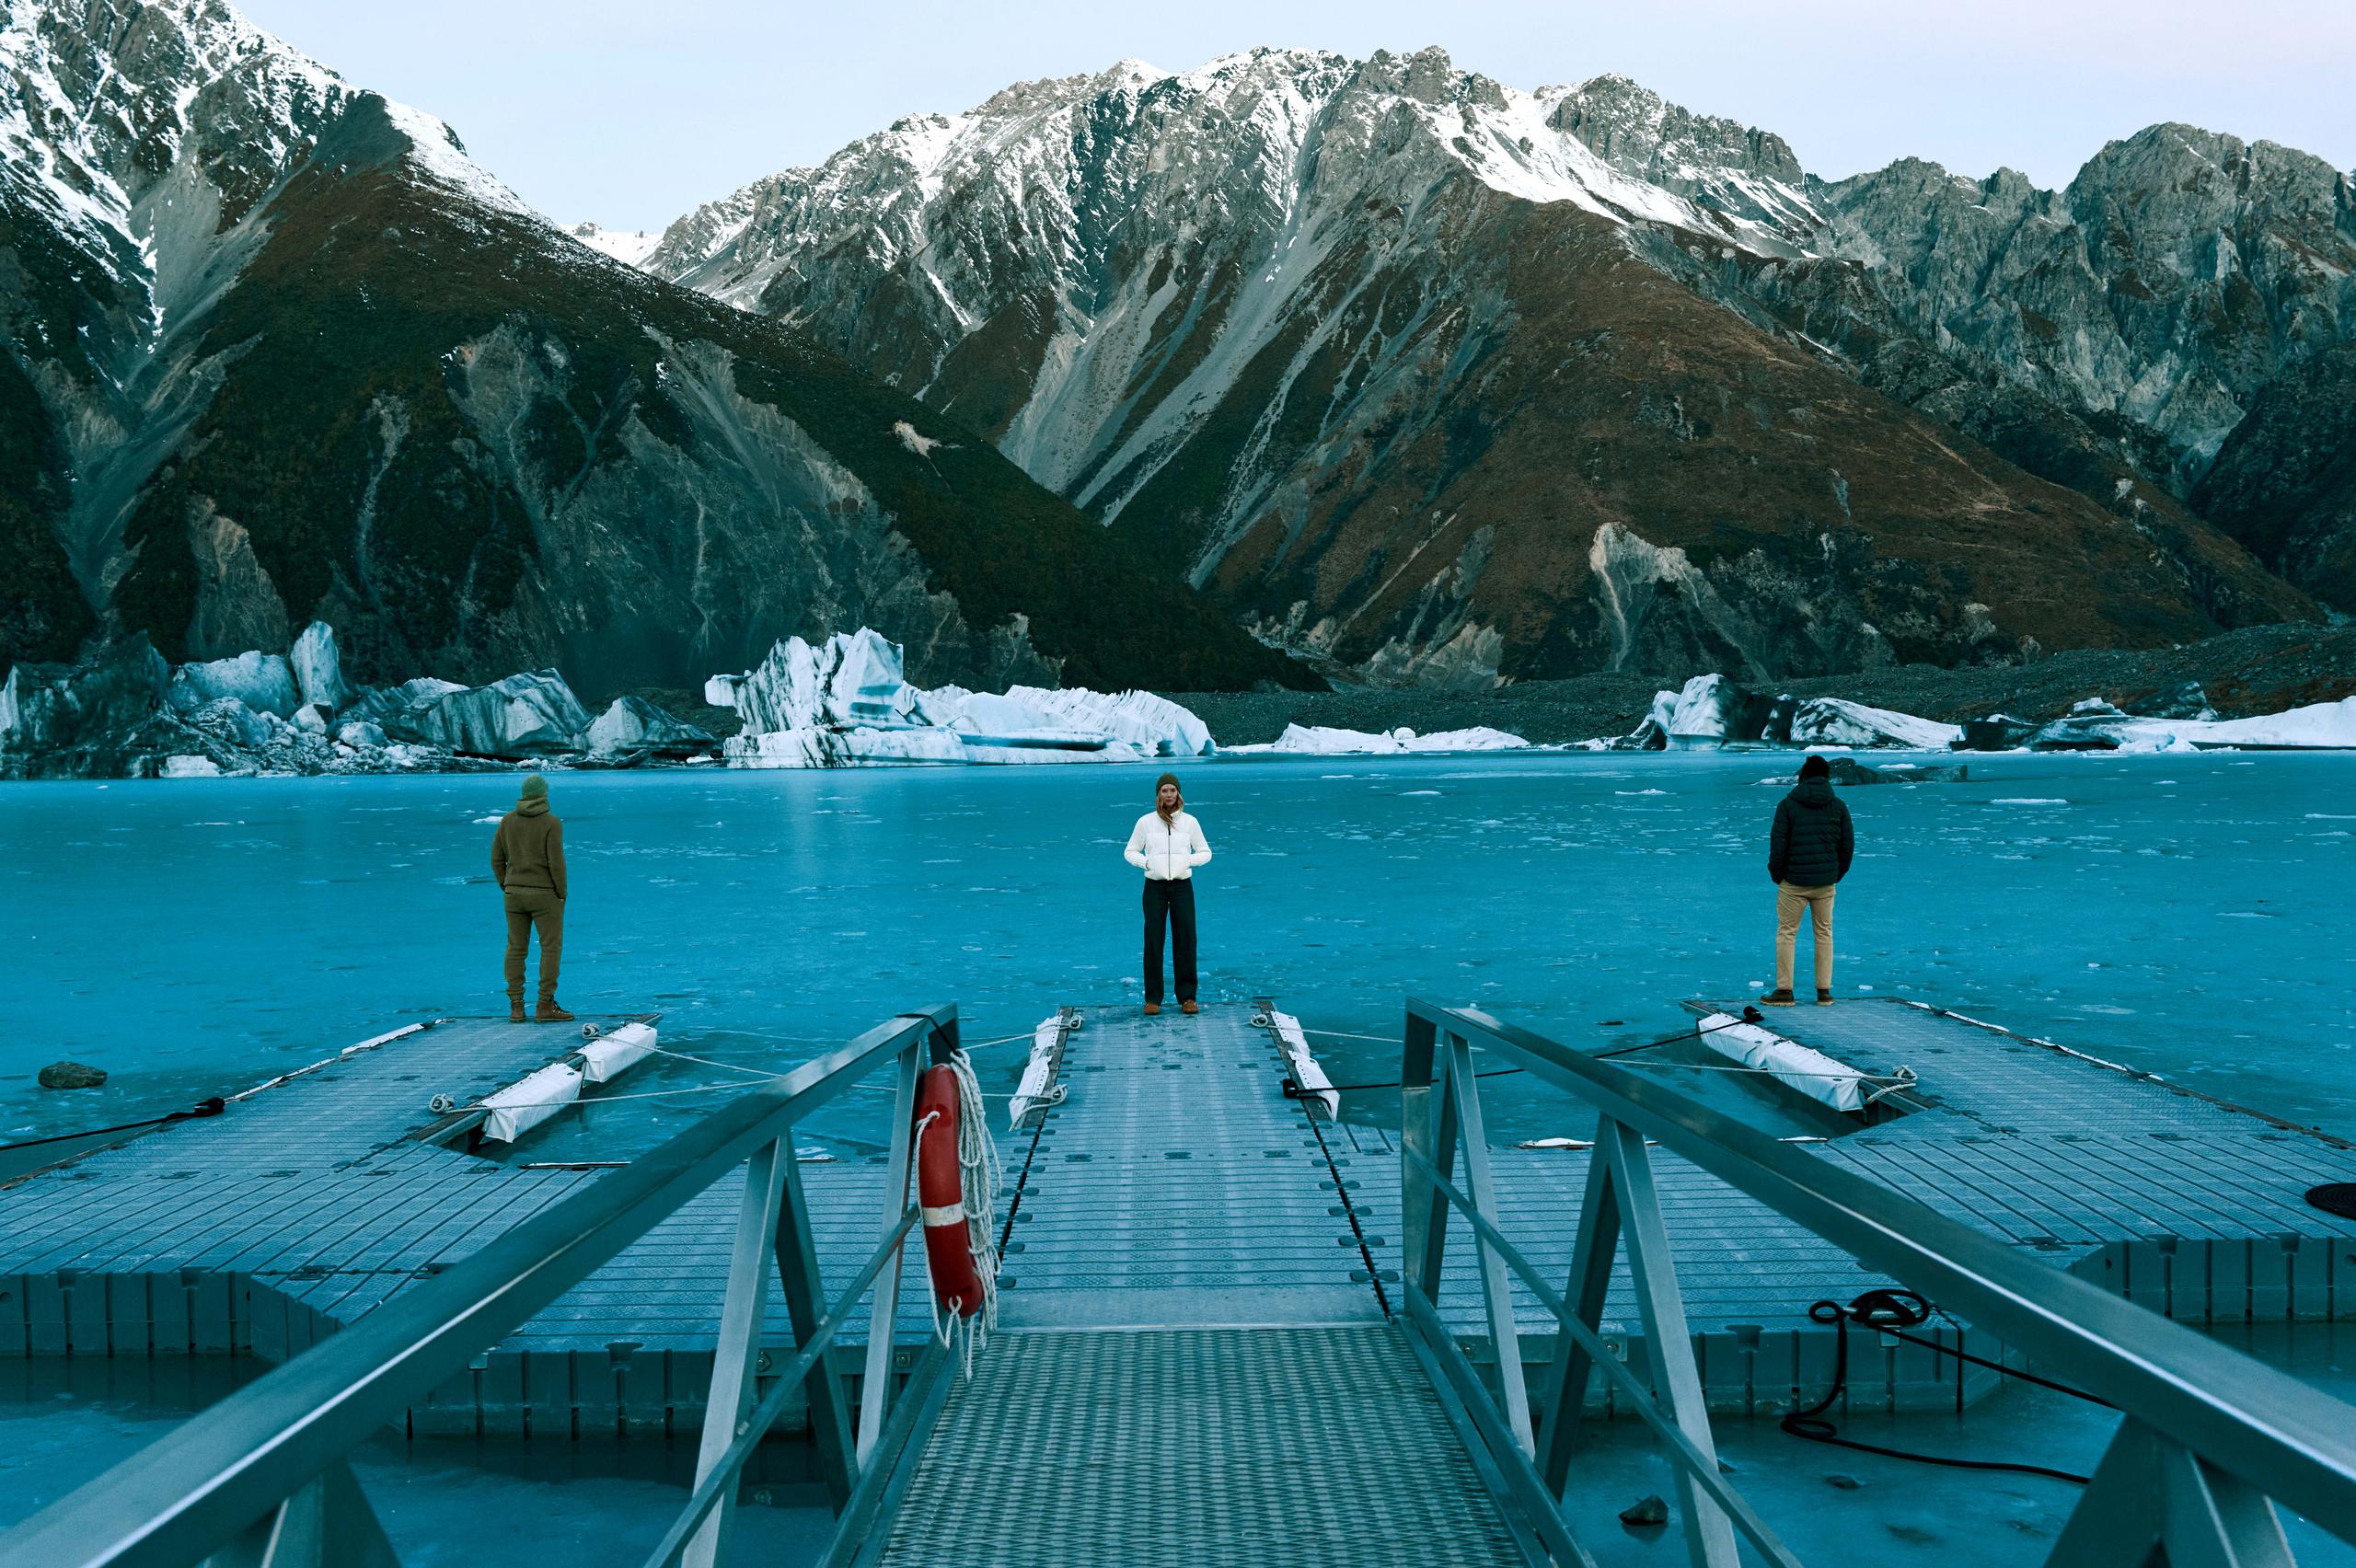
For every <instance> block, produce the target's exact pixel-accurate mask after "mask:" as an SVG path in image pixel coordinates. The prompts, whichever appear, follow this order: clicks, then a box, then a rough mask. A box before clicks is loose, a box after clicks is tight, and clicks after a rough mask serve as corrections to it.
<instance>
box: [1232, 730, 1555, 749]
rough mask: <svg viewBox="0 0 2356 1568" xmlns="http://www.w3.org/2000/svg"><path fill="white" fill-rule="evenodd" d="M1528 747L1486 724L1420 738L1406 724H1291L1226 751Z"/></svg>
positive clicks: (1526, 743) (1436, 732)
mask: <svg viewBox="0 0 2356 1568" xmlns="http://www.w3.org/2000/svg"><path fill="white" fill-rule="evenodd" d="M1529 744H1530V743H1529V742H1528V741H1526V740H1524V739H1522V738H1521V737H1520V736H1519V735H1515V734H1508V733H1507V732H1505V731H1503V730H1495V729H1491V728H1489V727H1488V726H1487V725H1485V724H1484V725H1475V726H1473V727H1472V728H1471V729H1466V730H1439V731H1435V732H1433V733H1431V734H1428V735H1418V734H1417V733H1415V731H1413V730H1410V729H1407V728H1406V727H1404V726H1401V727H1400V728H1398V729H1396V730H1389V731H1383V732H1373V731H1368V730H1340V729H1334V728H1331V727H1329V726H1326V725H1322V724H1288V725H1286V726H1285V732H1284V733H1283V734H1281V735H1279V736H1277V737H1276V740H1275V742H1273V743H1272V744H1267V745H1259V746H1229V747H1227V748H1226V749H1227V750H1228V751H1230V752H1233V753H1237V754H1239V755H1242V754H1251V753H1267V752H1274V753H1276V754H1278V755H1294V756H1353V755H1378V756H1386V755H1388V756H1397V755H1407V754H1409V753H1431V752H1468V751H1518V750H1520V749H1522V748H1524V747H1526V746H1528V745H1529Z"/></svg>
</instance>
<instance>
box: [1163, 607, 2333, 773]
mask: <svg viewBox="0 0 2356 1568" xmlns="http://www.w3.org/2000/svg"><path fill="white" fill-rule="evenodd" d="M1704 673H1706V672H1703V671H1695V670H1688V671H1681V672H1679V673H1676V674H1643V675H1636V674H1593V675H1577V676H1574V677H1572V678H1570V679H1568V680H1559V681H1530V682H1524V683H1522V684H1519V685H1516V686H1507V687H1506V688H1504V689H1503V690H1501V691H1496V692H1484V693H1465V692H1446V691H1425V690H1415V689H1387V688H1379V687H1363V686H1362V687H1357V688H1353V689H1350V690H1345V691H1329V692H1290V691H1287V692H1276V691H1253V692H1164V693H1162V694H1161V695H1163V696H1165V697H1167V698H1170V699H1171V700H1172V702H1177V703H1181V704H1184V706H1185V707H1187V708H1190V709H1194V710H1195V713H1196V714H1197V715H1199V716H1200V717H1201V719H1202V720H1203V721H1204V722H1205V723H1207V724H1208V725H1209V726H1210V730H1211V733H1212V734H1213V735H1215V736H1216V737H1218V742H1219V744H1221V745H1251V744H1262V743H1265V742H1270V741H1274V740H1275V739H1276V737H1277V736H1279V735H1281V734H1282V733H1283V732H1284V728H1285V726H1286V725H1287V724H1295V723H1298V724H1322V725H1330V726H1333V727H1334V728H1337V729H1345V730H1391V729H1396V728H1397V727H1399V726H1400V725H1402V724H1403V725H1406V726H1408V727H1409V728H1411V729H1414V730H1416V731H1420V732H1428V731H1433V730H1455V729H1463V728H1466V727H1468V726H1471V725H1474V724H1486V725H1490V726H1493V727H1495V728H1496V729H1499V730H1506V731H1509V732H1512V733H1514V734H1517V735H1519V736H1521V737H1522V738H1523V739H1525V740H1528V741H1531V742H1534V743H1536V744H1540V745H1560V744H1566V743H1568V742H1572V741H1583V740H1589V739H1593V738H1596V737H1599V736H1610V735H1623V734H1626V733H1627V732H1629V731H1631V730H1633V729H1634V728H1635V727H1636V725H1637V723H1638V722H1639V721H1642V720H1643V718H1644V717H1645V713H1646V709H1648V708H1650V707H1651V705H1652V699H1653V694H1654V693H1656V692H1658V691H1673V690H1675V689H1676V688H1677V687H1678V686H1680V685H1682V684H1683V683H1684V681H1685V679H1686V677H1687V676H1688V675H1691V674H1704ZM1738 678H1739V677H1738ZM2186 681H2196V682H2199V683H2200V686H2201V688H2202V689H2203V690H2204V691H2205V692H2206V693H2207V694H2208V698H2209V700H2210V702H2211V703H2212V705H2214V707H2215V708H2216V709H2217V711H2218V713H2219V715H2220V716H2221V717H2223V718H2227V719H2239V718H2246V717H2250V716H2253V715H2257V714H2261V713H2279V712H2281V711H2282V710H2283V709H2289V708H2297V707H2301V706H2304V704H2307V703H2311V702H2332V701H2337V700H2339V698H2344V697H2348V696H2350V695H2351V694H2356V625H2340V626H2329V627H2327V626H2315V625H2288V626H2265V627H2251V628H2246V629H2244V630H2241V631H2235V632H2228V633H2226V634H2225V635H2223V636H2222V637H2212V638H2209V639H2207V640H2203V641H2200V642H2193V643H2187V644H2184V645H2182V646H2180V647H2176V648H2160V649H2141V650H2119V649H2093V650H2086V651H2076V652H2068V653H2056V654H2053V655H2051V656H2050V657H2049V658H2045V659H2040V660H2038V661H2037V662H2035V663H2028V664H1981V665H1974V666H1970V667H1968V668H1964V669H1953V670H1950V669H1941V668H1939V667H1937V666H1935V665H1930V664H1903V665H1898V666H1895V667H1892V668H1889V669H1882V670H1870V671H1864V672H1860V673H1857V674H1845V675H1819V676H1813V677H1810V678H1808V679H1806V680H1795V681H1781V682H1750V683H1748V684H1749V685H1750V686H1755V687H1756V688H1757V689H1760V690H1762V691H1765V690H1773V691H1776V692H1784V693H1789V694H1790V695H1792V696H1794V697H1798V698H1810V697H1842V698H1849V699H1851V700H1853V701H1856V702H1864V703H1869V704H1871V705H1873V706H1874V707H1877V708H1892V709H1898V710H1899V711H1900V712H1903V713H1912V714H1916V715H1919V716H1920V717H1922V718H1925V719H1936V720H1939V721H1943V722H1946V723H1961V722H1962V721H1965V720H1967V719H1978V718H1982V717H1985V716H1986V715H1988V714H1991V713H1995V712H2005V713H2012V714H2015V715H2017V716H2019V717H2021V718H2023V719H2029V720H2036V721H2046V720H2050V719H2058V718H2060V717H2061V715H2063V714H2065V713H2067V712H2068V711H2069V710H2070V708H2071V706H2072V705H2073V703H2076V702H2079V701H2081V700H2083V699H2085V698H2106V699H2108V700H2109V701H2112V702H2117V703H2119V704H2120V705H2121V706H2122V707H2126V708H2128V709H2134V708H2135V706H2136V703H2137V701H2138V699H2140V698H2145V697H2148V696H2150V695H2151V694H2153V693H2155V692H2162V691H2165V690H2167V689H2168V688H2170V687H2173V686H2178V685H2180V684H2182V683H2184V682H2186Z"/></svg>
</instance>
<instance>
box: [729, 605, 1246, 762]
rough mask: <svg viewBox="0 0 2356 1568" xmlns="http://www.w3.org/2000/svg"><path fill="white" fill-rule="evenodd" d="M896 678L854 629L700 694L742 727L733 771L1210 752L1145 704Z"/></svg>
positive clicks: (797, 643) (1176, 721)
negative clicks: (721, 702) (728, 703)
mask: <svg viewBox="0 0 2356 1568" xmlns="http://www.w3.org/2000/svg"><path fill="white" fill-rule="evenodd" d="M902 671H903V666H902V663H901V655H900V650H899V648H898V647H897V646H896V645H895V644H894V643H892V642H890V641H889V640H885V639H884V638H883V637H882V636H881V635H879V634H878V633H876V632H875V631H873V630H872V629H870V628H864V627H862V628H860V629H859V630H858V631H856V632H849V633H842V632H838V633H837V634H835V635H834V636H832V637H829V638H828V639H827V640H826V641H825V642H824V643H821V644H817V645H815V646H814V645H812V644H811V643H808V642H805V641H803V640H802V639H801V638H798V637H790V638H787V639H786V640H784V641H782V642H780V643H779V644H777V646H776V647H774V648H772V649H771V650H770V651H769V655H768V658H766V659H764V660H762V661H761V663H760V666H759V668H757V669H756V670H753V671H752V672H750V673H749V674H743V675H715V676H713V677H712V678H711V679H710V681H709V682H707V683H706V685H705V692H706V695H707V697H710V696H711V695H712V694H713V693H715V692H719V691H722V689H725V691H726V692H727V694H728V695H729V696H730V697H732V698H733V704H732V705H733V707H734V708H735V709H736V710H737V712H738V713H740V714H742V715H743V716H744V721H745V728H744V732H743V733H741V734H738V735H736V736H734V737H733V738H732V739H730V740H729V741H728V743H727V744H726V745H725V746H724V748H723V755H725V757H726V758H727V760H728V762H729V763H730V765H731V766H733V767H854V766H862V765H880V764H891V763H941V762H955V763H964V762H974V763H994V764H1005V763H1041V762H1132V761H1138V760H1140V759H1142V758H1145V757H1151V756H1200V755H1207V754H1208V753H1209V752H1211V751H1212V750H1213V749H1214V747H1213V745H1212V742H1211V735H1210V731H1209V729H1208V728H1207V726H1206V725H1205V724H1204V723H1203V721H1201V720H1200V719H1198V718H1196V717H1195V715H1194V714H1192V713H1190V712H1188V711H1187V710H1186V709H1184V708H1181V707H1179V706H1178V705H1177V704H1176V703H1174V702H1170V701H1168V700H1166V699H1164V698H1160V697H1156V696H1154V695H1153V694H1152V693H1150V692H1122V693H1118V694H1116V695H1110V696H1107V695H1103V694H1100V693H1097V692H1091V691H1084V690H1071V691H1049V690H1046V689H1044V688H1042V687H1039V686H1016V687H1014V688H1013V689H1012V690H1011V691H1008V692H1004V693H998V692H972V691H967V690H965V689H964V688H963V687H962V686H941V687H938V688H935V689H933V690H930V691H927V690H923V689H921V688H919V687H917V686H910V685H909V684H908V683H907V677H906V676H905V674H903V673H902Z"/></svg>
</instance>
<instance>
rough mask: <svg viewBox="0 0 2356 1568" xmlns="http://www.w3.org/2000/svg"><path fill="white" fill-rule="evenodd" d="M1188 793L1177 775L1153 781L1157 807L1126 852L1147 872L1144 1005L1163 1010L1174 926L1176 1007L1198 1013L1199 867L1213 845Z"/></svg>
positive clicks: (1147, 815)
mask: <svg viewBox="0 0 2356 1568" xmlns="http://www.w3.org/2000/svg"><path fill="white" fill-rule="evenodd" d="M1185 808H1186V801H1185V797H1184V796H1183V795H1181V794H1180V793H1179V792H1178V776H1177V775H1176V774H1174V773H1165V774H1163V775H1162V776H1161V778H1158V779H1156V780H1154V785H1153V810H1151V811H1149V812H1148V813H1145V815H1143V816H1141V817H1139V818H1138V824H1137V826H1136V827H1135V828H1133V829H1132V830H1130V833H1129V847H1128V848H1127V849H1126V850H1125V851H1123V853H1124V855H1125V857H1126V859H1127V860H1128V862H1129V864H1130V865H1132V866H1135V867H1137V868H1138V870H1142V871H1143V872H1145V1010H1146V1013H1147V1015H1148V1016H1149V1017H1150V1016H1152V1015H1153V1014H1155V1013H1158V1012H1160V1011H1161V929H1162V927H1163V925H1164V924H1165V923H1166V924H1167V925H1168V926H1169V928H1170V946H1171V954H1170V957H1171V967H1172V968H1173V969H1175V970H1176V971H1177V976H1176V978H1177V981H1178V1010H1179V1011H1180V1012H1185V1013H1194V1012H1200V1011H1202V1009H1200V1008H1199V1007H1197V1006H1195V867H1196V866H1201V865H1207V864H1208V863H1209V861H1210V858H1211V847H1210V845H1209V844H1207V843H1206V842H1205V841H1204V838H1203V824H1200V823H1198V822H1196V821H1195V819H1194V818H1193V817H1191V816H1189V815H1187V814H1186V809H1185Z"/></svg>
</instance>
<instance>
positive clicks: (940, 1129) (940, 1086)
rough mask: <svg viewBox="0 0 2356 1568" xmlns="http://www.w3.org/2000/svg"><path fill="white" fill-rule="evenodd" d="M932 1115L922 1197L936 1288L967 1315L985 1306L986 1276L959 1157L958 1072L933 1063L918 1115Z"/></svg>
mask: <svg viewBox="0 0 2356 1568" xmlns="http://www.w3.org/2000/svg"><path fill="white" fill-rule="evenodd" d="M927 1116H930V1117H931V1118H932V1122H931V1124H930V1125H928V1126H925V1127H924V1141H923V1147H920V1148H918V1150H917V1203H918V1205H919V1206H920V1207H921V1209H922V1211H923V1213H922V1218H923V1221H924V1258H925V1263H926V1266H927V1267H928V1268H929V1269H930V1272H931V1274H932V1294H933V1297H934V1299H936V1300H938V1301H939V1302H940V1303H941V1307H942V1309H944V1310H946V1311H949V1312H951V1313H953V1314H954V1315H956V1316H958V1317H961V1318H970V1317H972V1316H973V1315H974V1314H975V1313H976V1312H978V1311H980V1310H981V1309H982V1281H981V1276H980V1275H979V1274H976V1273H975V1272H974V1251H973V1248H972V1246H971V1245H970V1244H969V1242H968V1240H967V1237H966V1232H965V1200H964V1178H963V1174H962V1172H961V1170H960V1169H959V1166H958V1158H957V1143H958V1138H957V1074H956V1073H955V1072H954V1071H953V1069H951V1068H948V1067H929V1068H927V1069H926V1070H925V1075H924V1078H923V1079H922V1081H921V1082H920V1083H919V1084H918V1087H917V1121H918V1124H923V1123H924V1119H925V1118H926V1117H927Z"/></svg>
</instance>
